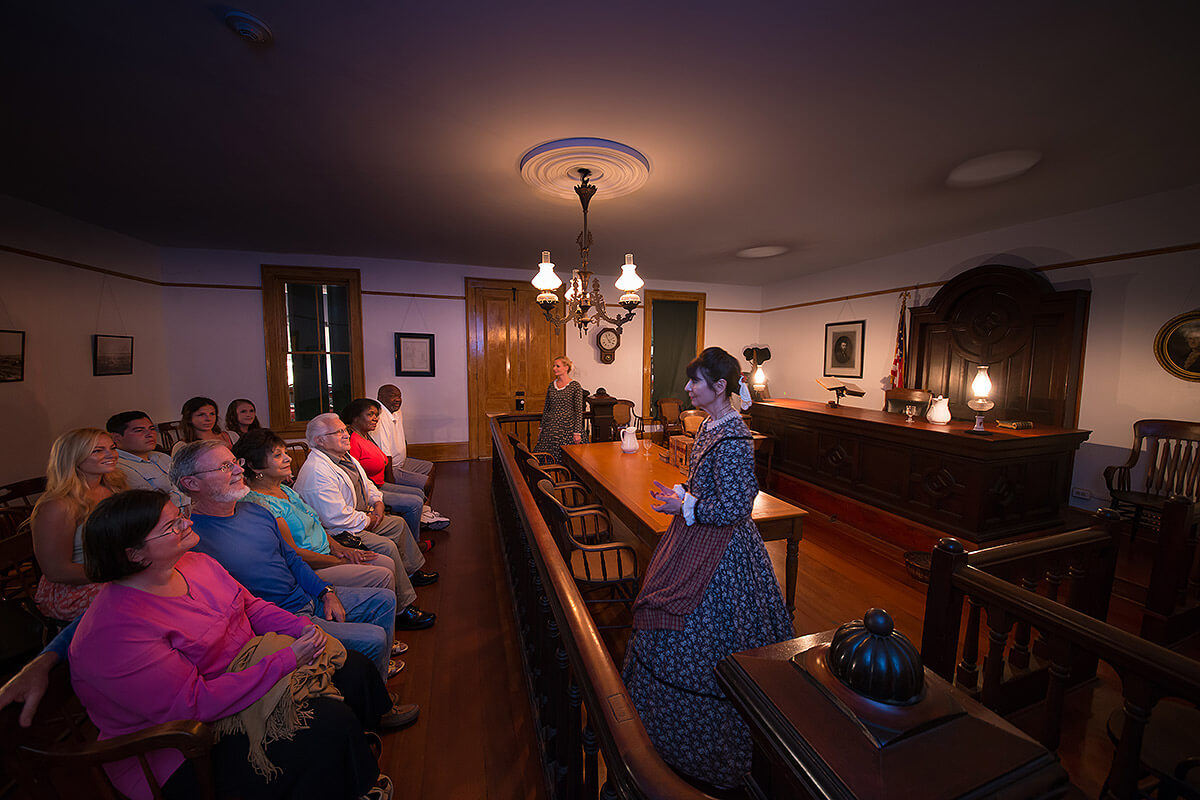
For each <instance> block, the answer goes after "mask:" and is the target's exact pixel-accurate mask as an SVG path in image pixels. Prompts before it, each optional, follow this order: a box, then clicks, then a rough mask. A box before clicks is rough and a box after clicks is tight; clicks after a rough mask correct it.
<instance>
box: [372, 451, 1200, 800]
mask: <svg viewBox="0 0 1200 800" xmlns="http://www.w3.org/2000/svg"><path fill="white" fill-rule="evenodd" d="M490 469H491V466H490V463H489V462H452V463H442V464H439V465H438V482H437V486H438V488H437V496H436V497H435V498H434V499H435V503H434V505H435V507H436V508H438V509H439V510H441V511H442V512H444V513H445V514H447V515H448V516H450V517H451V518H452V520H453V523H452V524H451V526H450V527H449V528H447V529H446V530H445V531H441V532H437V533H434V534H433V535H432V536H433V538H434V540H435V541H437V546H436V548H435V549H434V550H433V552H432V553H431V554H430V567H429V568H431V569H437V570H439V571H440V572H441V574H442V579H441V582H440V583H438V584H436V585H434V586H432V587H427V588H424V589H420V590H418V591H419V593H420V600H419V602H420V605H421V606H422V607H423V608H427V609H429V610H431V611H435V612H437V614H438V623H437V625H435V626H434V627H433V628H432V629H430V630H428V631H420V632H416V633H409V634H404V635H402V636H403V638H405V640H406V641H408V642H409V644H410V645H411V648H412V649H411V650H410V651H409V653H408V654H407V655H406V656H405V660H406V661H407V663H408V666H407V668H406V669H405V671H404V672H403V673H401V674H400V676H398V677H397V678H395V679H393V680H392V681H391V683H390V688H391V689H392V690H393V691H395V690H399V691H400V692H401V694H402V696H403V699H404V700H405V701H406V702H416V703H419V704H420V705H421V709H422V715H421V719H420V721H419V722H418V723H417V724H416V725H414V726H413V727H411V728H409V729H407V730H404V731H400V732H397V733H393V734H390V735H387V736H385V737H384V770H385V771H386V772H387V773H388V774H389V775H391V776H392V778H393V779H394V780H395V781H396V786H397V793H396V796H397V797H398V798H399V797H403V798H406V799H407V798H430V800H433V799H434V798H453V799H457V798H464V799H473V798H503V800H520V798H541V797H544V796H545V790H544V787H543V782H542V774H541V767H540V764H539V762H538V758H537V752H536V744H535V740H534V736H533V732H532V721H531V715H530V711H529V701H528V697H527V695H526V692H525V685H524V683H523V679H522V677H521V674H522V672H521V664H520V658H519V654H518V651H517V640H516V634H515V631H514V629H513V618H512V612H511V603H510V598H509V594H508V585H507V582H506V578H505V575H504V572H503V569H502V566H501V563H502V561H501V558H502V557H501V555H500V552H499V545H498V542H497V537H496V534H495V524H494V520H493V516H492V507H491V496H490V483H489V481H490ZM784 549H785V543H784V542H771V543H769V544H768V545H767V550H768V552H769V553H770V555H771V559H772V562H773V564H774V566H775V571H776V575H778V576H780V577H781V578H782V575H783V560H784ZM899 556H900V553H899V551H898V550H896V549H894V548H890V547H888V546H886V545H883V544H881V543H880V542H878V541H877V540H874V539H873V538H872V537H869V536H867V535H866V534H864V533H863V532H861V531H857V530H855V529H854V528H851V527H849V526H848V525H846V524H844V523H841V522H837V521H831V520H830V519H829V517H828V516H825V515H822V514H819V513H812V514H810V516H809V517H808V518H807V519H806V521H805V527H804V541H803V542H801V544H800V559H799V573H798V578H797V586H796V614H795V630H796V634H797V635H805V634H809V633H815V632H819V631H825V630H830V629H832V628H836V627H837V626H838V625H840V624H842V623H843V622H847V621H849V620H852V619H858V618H861V617H862V615H863V613H864V612H865V611H866V610H867V609H868V608H871V607H872V606H879V607H882V608H885V609H887V610H888V611H889V612H890V613H891V614H892V617H893V619H894V620H895V623H896V627H897V629H898V630H900V631H901V632H902V633H904V634H905V635H907V636H908V637H909V638H910V639H912V641H913V642H915V643H917V644H918V646H919V644H920V641H921V630H922V618H923V616H924V603H925V587H924V585H923V584H921V583H918V582H917V581H916V580H915V579H913V578H912V577H910V576H909V575H908V574H907V572H906V571H905V568H904V565H903V563H902V560H901V558H900V557H899ZM1123 557H1128V556H1127V555H1126V556H1123ZM642 563H645V562H644V561H643V562H642ZM1137 619H1138V617H1137V615H1136V614H1135V613H1134V611H1133V610H1132V607H1131V606H1130V605H1129V604H1127V603H1122V602H1121V601H1119V600H1114V603H1113V610H1112V613H1111V614H1110V617H1109V621H1110V622H1112V623H1113V624H1116V625H1119V626H1120V627H1123V628H1126V629H1133V627H1134V626H1135V625H1136V622H1137ZM624 638H625V637H624V636H622V635H621V634H617V635H615V636H612V637H607V636H606V640H607V641H608V642H609V645H610V649H611V650H612V651H613V656H614V660H615V661H616V662H617V664H618V665H619V664H620V659H621V657H622V652H623V647H624ZM1188 649H1189V650H1191V651H1192V652H1188V653H1187V654H1188V655H1190V656H1192V657H1196V653H1195V652H1194V651H1195V650H1196V646H1195V644H1193V645H1192V647H1190V648H1188ZM1101 677H1102V680H1101V681H1099V682H1098V683H1097V684H1095V685H1094V686H1093V687H1091V688H1089V689H1084V690H1077V691H1075V692H1073V693H1072V695H1071V698H1070V702H1069V708H1068V714H1069V717H1068V719H1067V720H1066V724H1065V726H1064V730H1065V734H1064V742H1063V746H1062V748H1061V749H1060V751H1059V754H1060V757H1061V758H1062V761H1063V764H1064V766H1065V767H1066V768H1067V770H1068V772H1069V773H1071V776H1072V779H1073V780H1074V781H1075V783H1076V784H1077V785H1078V786H1079V788H1081V789H1082V790H1083V791H1084V792H1085V794H1086V795H1087V796H1091V797H1094V796H1096V795H1097V794H1098V793H1099V789H1100V785H1101V783H1102V782H1103V780H1104V775H1105V772H1106V770H1107V767H1108V763H1109V759H1110V758H1111V756H1112V748H1111V745H1109V744H1108V742H1107V740H1106V737H1105V735H1104V722H1105V720H1106V719H1107V717H1108V714H1109V712H1110V711H1111V710H1112V709H1114V708H1116V707H1117V705H1118V703H1119V699H1120V698H1119V695H1118V693H1117V692H1118V688H1117V687H1118V684H1117V682H1116V679H1115V677H1114V676H1113V675H1112V673H1111V671H1109V670H1107V669H1106V668H1104V667H1103V665H1102V672H1101ZM1017 723H1018V724H1020V720H1017Z"/></svg>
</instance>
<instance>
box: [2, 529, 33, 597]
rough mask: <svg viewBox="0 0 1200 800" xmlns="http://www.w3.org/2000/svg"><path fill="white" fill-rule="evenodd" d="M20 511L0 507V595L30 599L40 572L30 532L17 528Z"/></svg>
mask: <svg viewBox="0 0 1200 800" xmlns="http://www.w3.org/2000/svg"><path fill="white" fill-rule="evenodd" d="M23 521H24V520H23V519H20V510H19V509H12V508H0V597H7V598H11V599H22V598H24V599H28V600H32V599H33V595H34V593H35V592H36V591H37V585H38V580H39V579H40V578H41V577H42V571H41V569H39V568H38V563H37V558H35V557H34V554H33V533H32V532H31V531H30V530H29V526H27V525H26V526H24V527H21V522H23Z"/></svg>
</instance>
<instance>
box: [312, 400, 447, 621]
mask: <svg viewBox="0 0 1200 800" xmlns="http://www.w3.org/2000/svg"><path fill="white" fill-rule="evenodd" d="M305 438H306V439H307V440H308V444H309V447H310V448H311V451H310V452H309V454H308V458H306V459H305V461H304V466H302V467H301V468H300V474H299V475H297V476H296V485H295V489H296V491H297V492H298V493H299V494H300V496H301V497H302V498H304V502H306V503H308V504H309V505H310V506H312V508H313V510H314V511H316V512H317V516H319V517H320V518H321V524H322V525H323V526H325V530H327V531H328V532H329V533H330V534H331V535H333V536H335V537H337V536H339V535H340V534H346V533H349V534H353V535H354V536H356V537H357V538H358V539H359V540H360V541H361V542H362V544H363V545H364V546H365V547H367V548H369V549H370V550H372V551H374V552H376V553H383V554H384V555H386V556H388V557H389V558H391V559H392V562H393V563H394V564H395V565H396V592H397V594H400V593H401V592H402V587H404V586H405V585H411V586H428V585H429V584H431V583H435V582H436V581H437V579H438V574H437V573H436V572H426V571H424V570H423V569H422V567H424V566H425V556H424V555H422V554H421V548H420V547H419V546H418V545H417V542H416V540H415V539H414V538H413V533H412V531H410V530H409V529H408V526H407V525H406V524H405V523H404V520H403V519H401V518H400V517H396V516H392V515H390V514H387V513H385V510H384V507H383V494H382V493H381V492H380V491H379V488H378V487H376V486H375V484H373V483H372V482H371V481H370V480H369V479H368V478H367V474H366V473H365V472H364V471H363V468H362V465H361V464H359V463H358V461H356V460H355V458H354V456H352V455H350V432H349V431H348V430H347V429H346V426H345V425H344V424H343V423H342V420H341V418H340V417H339V416H338V415H337V414H320V415H318V416H316V417H314V418H313V420H312V421H311V422H309V423H308V427H307V428H306V429H305ZM413 597H414V598H415V594H414V595H413ZM397 604H398V605H399V606H400V607H401V608H402V609H403V610H402V611H401V612H400V613H399V614H397V615H396V627H397V628H399V629H401V630H420V629H422V628H428V627H429V626H430V625H432V624H433V622H434V615H433V614H431V613H429V612H425V611H421V609H419V608H417V607H416V606H415V605H412V604H411V602H410V604H409V605H408V606H407V607H405V606H404V604H403V600H402V599H401V598H398V602H397Z"/></svg>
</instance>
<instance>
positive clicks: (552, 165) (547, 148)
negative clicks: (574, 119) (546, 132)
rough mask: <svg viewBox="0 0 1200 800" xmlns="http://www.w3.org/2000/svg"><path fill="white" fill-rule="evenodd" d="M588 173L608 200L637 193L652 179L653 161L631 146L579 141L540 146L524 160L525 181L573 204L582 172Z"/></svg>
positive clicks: (604, 140) (549, 143) (589, 139)
mask: <svg viewBox="0 0 1200 800" xmlns="http://www.w3.org/2000/svg"><path fill="white" fill-rule="evenodd" d="M581 169H586V170H588V176H589V177H590V179H591V181H592V182H593V183H596V184H598V185H600V186H602V187H603V189H604V197H605V199H609V198H612V197H621V196H623V195H627V194H630V193H632V192H636V191H637V190H638V189H640V188H642V186H643V185H644V184H645V183H646V180H647V178H649V177H650V161H649V159H647V158H646V157H645V156H644V155H642V154H641V153H639V152H638V151H637V150H634V149H633V148H632V147H630V146H629V145H624V144H621V143H620V142H614V141H612V140H610V139H594V138H588V137H579V138H574V139H555V140H554V141H552V142H546V143H545V144H540V145H538V146H537V147H535V148H533V149H532V150H530V151H529V152H528V153H526V154H525V155H524V156H522V157H521V177H522V178H523V179H524V180H525V182H526V183H528V184H529V185H530V186H532V187H534V188H535V189H537V190H538V191H541V192H545V193H546V194H549V195H552V196H554V197H558V198H562V199H565V200H569V199H571V198H572V197H574V196H575V194H576V192H575V184H576V182H578V180H579V171H580V170H581Z"/></svg>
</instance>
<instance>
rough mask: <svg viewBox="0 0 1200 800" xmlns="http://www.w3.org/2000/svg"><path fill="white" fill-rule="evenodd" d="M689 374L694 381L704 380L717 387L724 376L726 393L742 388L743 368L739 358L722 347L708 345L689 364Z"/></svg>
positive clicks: (736, 391)
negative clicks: (740, 382) (740, 383)
mask: <svg viewBox="0 0 1200 800" xmlns="http://www.w3.org/2000/svg"><path fill="white" fill-rule="evenodd" d="M687 376H688V377H689V378H691V379H692V380H694V381H695V380H702V381H704V382H705V383H706V384H708V385H709V386H710V387H715V386H716V383H717V381H719V380H721V379H722V378H724V379H725V394H726V395H731V394H737V393H738V391H739V390H740V388H741V387H740V385H739V381H740V380H741V377H742V369H741V365H740V364H738V360H737V359H736V358H734V357H733V356H731V355H729V353H727V352H725V351H724V350H722V349H721V348H719V347H706V348H704V349H703V350H702V351H700V355H698V356H696V357H695V358H694V359H692V363H690V364H688V365H687Z"/></svg>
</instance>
